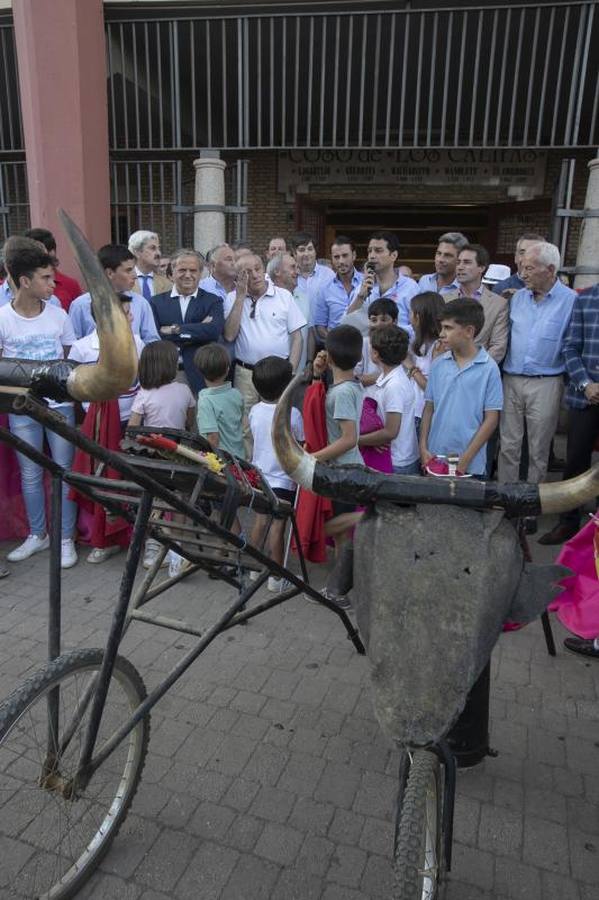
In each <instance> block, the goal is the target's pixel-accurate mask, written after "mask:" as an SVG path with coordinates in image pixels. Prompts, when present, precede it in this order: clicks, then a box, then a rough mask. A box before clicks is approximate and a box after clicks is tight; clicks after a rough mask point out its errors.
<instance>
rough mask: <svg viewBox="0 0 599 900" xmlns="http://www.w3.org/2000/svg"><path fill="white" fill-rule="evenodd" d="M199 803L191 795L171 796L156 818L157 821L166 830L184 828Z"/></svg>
mask: <svg viewBox="0 0 599 900" xmlns="http://www.w3.org/2000/svg"><path fill="white" fill-rule="evenodd" d="M199 803H200V801H199V800H198V798H197V797H194V796H193V795H192V794H172V795H171V797H170V799H169V801H168V803H167V804H166V805H165V806H164V807H163V809H161V811H160V813H159V815H158V816H157V821H158V822H160V824H161V825H164V826H165V827H166V828H185V826H186V825H187V823H188V822H189V820H190V818H191V817H192V816H193V815H194V813H195V812H196V810H197V808H198V805H199Z"/></svg>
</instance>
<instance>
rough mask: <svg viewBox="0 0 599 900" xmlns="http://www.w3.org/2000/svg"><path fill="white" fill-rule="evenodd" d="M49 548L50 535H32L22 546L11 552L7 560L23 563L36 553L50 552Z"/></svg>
mask: <svg viewBox="0 0 599 900" xmlns="http://www.w3.org/2000/svg"><path fill="white" fill-rule="evenodd" d="M49 547H50V538H49V536H48V535H46V536H45V537H40V536H39V534H30V535H29V537H27V538H25V540H24V541H23V543H22V544H20V545H19V546H18V547H15V549H14V550H11V551H10V553H9V554H8V556H7V557H6V558H7V560H8V561H9V562H21V560H23V559H29V557H30V556H33V554H34V553H40V552H41V551H42V550H48V548H49Z"/></svg>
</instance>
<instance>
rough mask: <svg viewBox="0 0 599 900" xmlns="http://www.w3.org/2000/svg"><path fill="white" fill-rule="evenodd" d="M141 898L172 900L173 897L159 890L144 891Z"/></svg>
mask: <svg viewBox="0 0 599 900" xmlns="http://www.w3.org/2000/svg"><path fill="white" fill-rule="evenodd" d="M139 900H171V897H169V896H168V895H167V894H163V893H158V891H144V892H143V894H142V895H141V897H140V898H139Z"/></svg>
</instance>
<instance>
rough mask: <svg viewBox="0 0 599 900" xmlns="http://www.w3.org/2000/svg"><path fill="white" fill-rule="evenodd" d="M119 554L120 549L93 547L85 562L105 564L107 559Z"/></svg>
mask: <svg viewBox="0 0 599 900" xmlns="http://www.w3.org/2000/svg"><path fill="white" fill-rule="evenodd" d="M120 552H121V548H120V547H94V548H93V550H92V551H91V552H90V553H88V555H87V561H88V563H94V564H98V563H103V562H106V560H107V559H110V557H111V556H116V554H117V553H120Z"/></svg>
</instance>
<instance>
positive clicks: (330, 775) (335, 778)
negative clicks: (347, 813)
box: [314, 763, 361, 809]
mask: <svg viewBox="0 0 599 900" xmlns="http://www.w3.org/2000/svg"><path fill="white" fill-rule="evenodd" d="M360 780H361V773H360V770H359V769H354V768H353V767H351V766H345V765H341V764H339V763H327V764H326V766H325V769H324V771H323V773H322V776H321V778H320V781H319V782H318V784H317V785H316V788H315V790H314V798H315V799H316V800H321V801H323V802H328V803H332V804H333V805H334V806H341V807H344V808H346V809H349V808H350V807H351V806H352V805H353V803H354V799H355V797H356V792H357V790H358V786H359V784H360Z"/></svg>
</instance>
